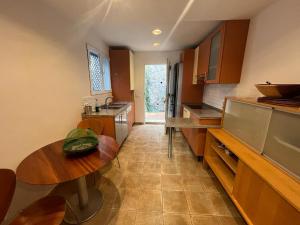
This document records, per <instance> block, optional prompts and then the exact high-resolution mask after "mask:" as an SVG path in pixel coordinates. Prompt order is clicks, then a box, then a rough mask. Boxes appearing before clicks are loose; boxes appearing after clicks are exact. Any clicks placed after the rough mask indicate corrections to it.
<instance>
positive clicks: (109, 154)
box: [16, 135, 119, 224]
mask: <svg viewBox="0 0 300 225" xmlns="http://www.w3.org/2000/svg"><path fill="white" fill-rule="evenodd" d="M98 140H99V145H98V147H97V150H95V151H94V152H91V153H89V154H87V155H84V156H80V157H79V156H76V157H66V156H65V155H64V153H63V151H62V146H63V142H64V140H60V141H57V142H54V143H52V144H49V145H47V146H45V147H42V148H40V149H38V150H36V151H35V152H33V153H32V154H30V155H29V156H28V157H26V158H25V159H24V160H23V161H22V162H21V163H20V165H19V166H18V168H17V171H16V175H17V179H18V180H20V181H23V182H25V183H28V184H35V185H47V184H48V185H50V184H59V183H64V182H67V181H71V180H76V182H77V189H78V191H77V194H76V195H74V196H72V197H71V198H70V199H69V200H68V201H69V203H70V204H71V206H72V210H73V213H74V214H75V215H76V218H72V217H71V216H70V215H69V216H68V215H66V216H65V219H64V220H65V222H67V223H69V224H77V223H82V222H84V221H87V220H89V219H90V218H92V217H93V216H94V215H95V214H96V213H97V212H98V210H99V209H100V208H101V206H102V202H103V201H102V194H101V192H100V191H99V190H98V189H96V188H90V189H88V188H87V185H86V179H85V176H86V175H88V174H90V173H93V172H95V171H97V170H98V169H101V168H102V167H104V166H105V165H107V164H108V163H109V162H111V161H112V160H113V159H114V158H115V157H116V156H117V153H118V151H119V145H118V144H117V142H116V141H115V140H114V139H113V138H111V137H107V136H103V135H100V136H98Z"/></svg>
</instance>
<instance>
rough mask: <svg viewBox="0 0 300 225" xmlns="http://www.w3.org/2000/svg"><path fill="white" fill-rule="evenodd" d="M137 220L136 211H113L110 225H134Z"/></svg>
mask: <svg viewBox="0 0 300 225" xmlns="http://www.w3.org/2000/svg"><path fill="white" fill-rule="evenodd" d="M135 218H136V212H135V211H118V210H116V211H113V212H112V213H111V216H110V219H109V221H108V225H134V224H135ZM95 225H96V224H95Z"/></svg>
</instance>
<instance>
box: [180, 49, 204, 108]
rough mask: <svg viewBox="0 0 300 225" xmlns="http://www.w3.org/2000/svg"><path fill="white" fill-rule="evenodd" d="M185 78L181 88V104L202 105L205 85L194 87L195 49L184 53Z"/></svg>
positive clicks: (186, 50)
mask: <svg viewBox="0 0 300 225" xmlns="http://www.w3.org/2000/svg"><path fill="white" fill-rule="evenodd" d="M182 59H183V62H182V63H183V77H182V87H181V102H182V103H189V104H200V103H202V97H203V85H199V84H197V85H193V68H194V49H185V50H184V52H183V57H182Z"/></svg>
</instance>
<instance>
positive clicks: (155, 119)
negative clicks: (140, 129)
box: [145, 112, 165, 123]
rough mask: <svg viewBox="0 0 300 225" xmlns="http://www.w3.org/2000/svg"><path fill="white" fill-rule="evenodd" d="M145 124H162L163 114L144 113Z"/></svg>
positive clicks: (163, 120)
mask: <svg viewBox="0 0 300 225" xmlns="http://www.w3.org/2000/svg"><path fill="white" fill-rule="evenodd" d="M145 118H146V123H164V122H165V112H145Z"/></svg>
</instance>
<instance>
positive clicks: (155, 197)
mask: <svg viewBox="0 0 300 225" xmlns="http://www.w3.org/2000/svg"><path fill="white" fill-rule="evenodd" d="M161 199H162V196H161V191H160V190H141V192H140V196H139V198H138V208H137V210H138V211H139V212H162V200H161Z"/></svg>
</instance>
